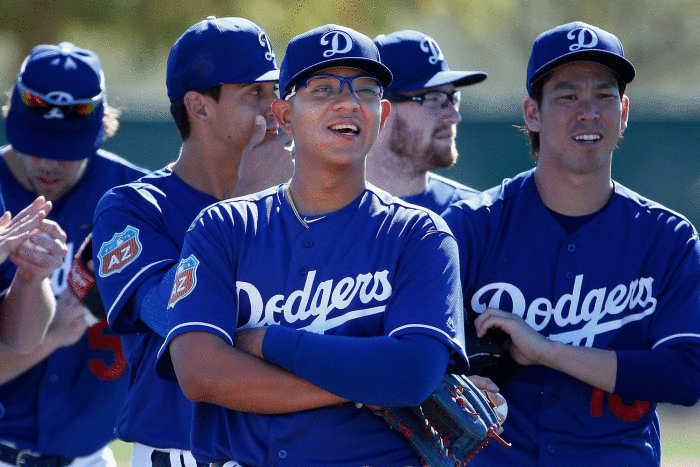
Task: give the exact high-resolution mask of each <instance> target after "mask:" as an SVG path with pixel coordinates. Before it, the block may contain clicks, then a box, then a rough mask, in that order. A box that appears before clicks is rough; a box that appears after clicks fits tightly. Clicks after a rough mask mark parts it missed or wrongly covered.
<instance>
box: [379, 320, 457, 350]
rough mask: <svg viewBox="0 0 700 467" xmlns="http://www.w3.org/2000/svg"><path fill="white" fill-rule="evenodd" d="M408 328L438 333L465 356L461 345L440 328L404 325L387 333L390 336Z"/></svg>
mask: <svg viewBox="0 0 700 467" xmlns="http://www.w3.org/2000/svg"><path fill="white" fill-rule="evenodd" d="M408 328H425V329H430V330H432V331H435V332H438V333H440V334H442V335H443V336H445V337H447V340H449V341H450V342H454V343H455V344H457V347H459V349H460V350H462V351H463V352H464V353H465V354H466V352H467V351H466V349H465V348H464V345H462V343H461V342H459V341H458V340H456V339H455V338H454V337H452V336H450V335H449V334H447V333H446V332H445V331H443V330H442V329H440V328H436V327H435V326H429V325H427V324H404V325H403V326H399V327H398V328H396V329H394V330H393V331H391V332H390V333H389V336H391V335H392V334H394V333H396V332H398V331H401V330H403V329H408Z"/></svg>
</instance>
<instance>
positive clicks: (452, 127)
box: [367, 30, 486, 214]
mask: <svg viewBox="0 0 700 467" xmlns="http://www.w3.org/2000/svg"><path fill="white" fill-rule="evenodd" d="M374 43H375V44H376V45H377V48H378V49H379V53H380V54H381V58H382V62H383V63H384V64H385V65H386V66H387V67H388V68H389V69H390V70H391V73H392V74H393V76H394V80H393V81H392V83H391V85H390V86H389V87H388V88H386V90H385V98H386V99H387V100H388V101H389V102H391V114H390V115H389V118H387V121H386V124H385V125H384V127H383V128H382V131H381V132H380V133H379V137H378V138H377V142H376V143H375V144H374V146H372V150H371V151H370V153H369V155H368V156H367V180H368V181H369V182H371V183H372V184H374V185H376V186H378V187H379V188H382V189H384V190H387V191H388V192H390V193H391V194H393V195H395V196H399V197H401V199H403V200H405V201H408V202H409V203H413V204H417V205H419V206H423V207H426V208H428V209H431V210H433V211H435V212H437V213H438V214H440V213H442V212H443V211H444V210H445V209H446V208H447V206H449V205H450V203H453V202H455V201H459V200H461V199H465V198H468V197H469V196H471V195H473V194H474V193H476V190H474V189H472V188H469V187H466V186H464V185H462V184H460V183H457V182H455V181H453V180H449V179H447V178H445V177H441V176H439V175H437V174H434V173H432V172H431V170H435V169H446V168H449V167H452V166H453V165H454V163H455V162H456V161H457V147H456V145H455V137H456V135H457V124H458V123H459V122H460V121H461V120H462V116H461V115H460V112H459V105H460V100H461V89H460V88H462V87H464V86H470V85H473V84H477V83H480V82H482V81H483V80H485V79H486V73H484V72H481V71H455V70H450V68H449V66H448V65H447V61H446V59H445V56H444V55H443V53H442V50H441V49H440V46H439V45H438V44H437V42H436V41H435V40H434V39H433V38H431V37H430V36H428V35H426V34H423V33H421V32H418V31H411V30H404V31H397V32H393V33H391V34H387V35H380V36H377V37H376V38H375V39H374Z"/></svg>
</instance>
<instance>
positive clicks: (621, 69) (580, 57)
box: [528, 50, 636, 91]
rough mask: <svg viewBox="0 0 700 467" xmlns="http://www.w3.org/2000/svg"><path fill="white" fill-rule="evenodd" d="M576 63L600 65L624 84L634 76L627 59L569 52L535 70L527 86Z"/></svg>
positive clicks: (609, 54) (592, 52)
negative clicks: (553, 71)
mask: <svg viewBox="0 0 700 467" xmlns="http://www.w3.org/2000/svg"><path fill="white" fill-rule="evenodd" d="M578 61H590V62H595V63H600V64H601V65H604V66H606V67H608V68H610V70H612V72H613V73H615V74H616V75H617V76H618V77H619V78H620V79H621V80H622V81H623V82H624V83H625V84H628V83H631V82H632V80H633V79H634V76H635V74H636V70H635V69H634V65H632V63H630V62H629V61H628V60H627V59H625V58H623V57H620V56H619V55H617V54H615V53H612V52H606V51H604V50H585V51H576V52H571V53H568V54H566V55H562V56H561V57H557V58H556V59H555V60H552V61H550V62H549V63H546V64H545V65H543V66H542V67H540V69H539V70H537V73H535V74H534V75H533V76H532V78H531V79H530V82H529V83H528V84H529V86H532V84H533V83H534V82H536V81H537V80H539V79H541V78H542V77H543V76H544V75H546V74H547V73H549V72H550V71H552V70H553V69H555V68H557V67H559V66H562V65H566V64H567V63H571V62H578ZM528 91H529V89H528Z"/></svg>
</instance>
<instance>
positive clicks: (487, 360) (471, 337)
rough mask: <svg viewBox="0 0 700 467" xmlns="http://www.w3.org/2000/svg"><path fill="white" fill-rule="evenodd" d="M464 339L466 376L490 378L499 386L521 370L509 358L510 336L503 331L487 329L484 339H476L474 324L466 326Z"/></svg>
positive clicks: (519, 366)
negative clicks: (467, 367)
mask: <svg viewBox="0 0 700 467" xmlns="http://www.w3.org/2000/svg"><path fill="white" fill-rule="evenodd" d="M464 338H465V346H466V349H467V357H468V358H469V372H468V373H467V374H468V375H479V376H484V377H486V378H490V379H491V381H493V382H494V383H495V384H496V385H498V386H500V385H501V384H503V383H505V382H506V381H508V380H509V379H511V378H513V377H514V376H515V374H516V373H517V372H518V370H520V368H522V365H520V364H518V363H516V362H515V360H513V358H512V357H511V356H510V352H509V351H508V344H509V340H510V336H509V335H508V333H506V332H505V331H502V330H500V329H489V330H488V331H487V332H486V335H485V336H484V337H477V335H476V329H475V328H474V324H468V325H467V326H465V329H464Z"/></svg>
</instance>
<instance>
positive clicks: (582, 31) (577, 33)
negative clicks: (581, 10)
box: [566, 28, 598, 52]
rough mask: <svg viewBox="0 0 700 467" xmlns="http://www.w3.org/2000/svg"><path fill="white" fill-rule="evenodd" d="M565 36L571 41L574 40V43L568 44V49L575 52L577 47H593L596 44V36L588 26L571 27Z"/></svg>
mask: <svg viewBox="0 0 700 467" xmlns="http://www.w3.org/2000/svg"><path fill="white" fill-rule="evenodd" d="M566 38H567V39H569V40H572V41H573V40H575V41H576V43H575V44H571V45H570V46H569V50H570V51H572V52H575V51H577V50H579V49H592V48H593V47H595V46H596V45H598V36H597V35H596V33H595V32H593V31H592V30H590V29H588V28H576V29H572V30H571V31H569V33H568V34H567V35H566ZM588 39H590V41H589V42H586V40H588Z"/></svg>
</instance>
